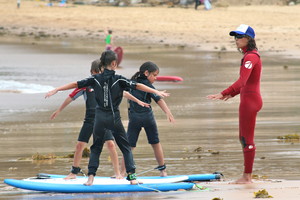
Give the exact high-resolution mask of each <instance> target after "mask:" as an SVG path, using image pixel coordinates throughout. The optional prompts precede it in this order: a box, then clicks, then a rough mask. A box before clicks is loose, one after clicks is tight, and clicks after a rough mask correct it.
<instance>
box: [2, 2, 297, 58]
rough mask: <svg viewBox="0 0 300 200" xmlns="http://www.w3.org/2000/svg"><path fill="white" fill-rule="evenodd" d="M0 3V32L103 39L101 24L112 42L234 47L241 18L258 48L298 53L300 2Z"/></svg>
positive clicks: (218, 48) (208, 48)
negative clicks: (208, 5)
mask: <svg viewBox="0 0 300 200" xmlns="http://www.w3.org/2000/svg"><path fill="white" fill-rule="evenodd" d="M1 2H2V3H1ZM0 4H1V7H0V12H1V16H0V20H1V27H0V36H1V37H5V36H7V35H14V36H18V37H21V38H28V37H32V38H37V39H40V40H43V39H45V38H56V39H60V38H62V39H63V38H74V39H76V40H95V41H99V43H104V37H105V36H104V30H105V29H107V28H109V29H112V30H113V35H114V37H115V41H116V43H117V42H121V43H128V44H130V43H150V44H151V43H152V44H157V45H164V46H178V47H183V48H185V47H193V48H197V49H199V50H201V51H236V48H235V44H234V41H233V39H232V38H231V37H230V36H229V35H228V33H229V31H231V30H234V29H235V28H236V27H237V26H238V25H239V24H241V23H245V24H249V25H251V26H252V27H253V28H254V29H255V31H256V36H257V37H256V40H257V45H258V48H259V50H260V51H264V52H270V53H279V54H286V55H294V56H300V45H299V44H298V41H299V34H298V33H299V29H300V27H299V21H300V15H299V13H300V5H295V6H274V5H273V6H266V5H263V6H230V7H216V8H213V9H212V10H209V11H206V10H204V9H203V8H199V10H197V11H196V10H194V9H193V8H188V9H185V8H179V7H176V8H167V7H99V6H89V5H76V6H72V7H49V6H46V4H45V2H40V1H39V2H37V1H24V2H23V1H22V7H21V8H20V9H17V8H16V4H15V2H12V1H7V0H1V1H0ZM3 5H4V6H3ZM162 13H163V14H162Z"/></svg>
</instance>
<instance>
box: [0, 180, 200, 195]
mask: <svg viewBox="0 0 300 200" xmlns="http://www.w3.org/2000/svg"><path fill="white" fill-rule="evenodd" d="M186 179H187V177H184V176H181V177H175V178H164V179H154V178H153V179H148V180H146V179H138V180H139V181H140V182H143V183H142V184H138V185H130V183H129V181H127V180H126V179H121V180H120V179H112V178H105V177H102V178H95V180H94V184H93V185H91V186H85V185H84V184H83V183H84V182H86V181H87V178H84V177H80V178H77V179H71V180H64V179H63V178H44V179H37V178H28V179H23V180H16V179H5V180H4V183H6V184H8V185H11V186H14V187H17V188H21V189H26V190H34V191H43V192H61V193H102V192H151V191H172V190H179V189H184V190H190V189H192V188H193V186H194V183H189V182H178V181H184V180H186Z"/></svg>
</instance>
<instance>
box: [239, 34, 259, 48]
mask: <svg viewBox="0 0 300 200" xmlns="http://www.w3.org/2000/svg"><path fill="white" fill-rule="evenodd" d="M245 38H247V39H248V45H247V51H253V50H258V48H257V47H256V42H255V39H254V38H252V37H250V36H248V35H245ZM239 51H240V52H242V51H241V49H239Z"/></svg>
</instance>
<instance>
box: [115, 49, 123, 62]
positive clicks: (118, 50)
mask: <svg viewBox="0 0 300 200" xmlns="http://www.w3.org/2000/svg"><path fill="white" fill-rule="evenodd" d="M114 52H115V53H116V54H117V56H118V60H117V63H118V65H120V63H121V62H122V60H123V48H122V47H116V48H115V49H114Z"/></svg>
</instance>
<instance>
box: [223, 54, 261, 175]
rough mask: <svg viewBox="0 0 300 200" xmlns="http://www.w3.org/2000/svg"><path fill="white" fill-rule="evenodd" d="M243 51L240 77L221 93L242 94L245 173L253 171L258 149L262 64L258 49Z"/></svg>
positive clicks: (242, 140) (240, 116) (241, 136)
mask: <svg viewBox="0 0 300 200" xmlns="http://www.w3.org/2000/svg"><path fill="white" fill-rule="evenodd" d="M243 52H244V57H243V59H242V61H241V67H240V77H239V79H238V80H237V81H236V82H234V83H233V84H232V85H231V86H230V87H228V88H227V89H226V90H224V91H223V92H221V93H222V95H223V96H226V95H231V96H232V97H233V96H235V95H237V94H240V107H239V138H240V141H241V144H242V146H243V152H244V167H245V168H244V173H252V168H253V163H254V157H255V149H256V147H255V144H254V129H255V123H256V115H257V113H258V112H259V110H260V109H261V108H262V98H261V95H260V77H261V71H262V64H261V59H260V56H259V54H258V52H257V51H247V49H243Z"/></svg>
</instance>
